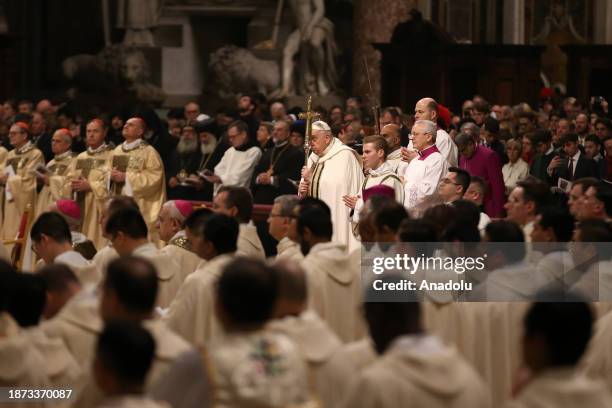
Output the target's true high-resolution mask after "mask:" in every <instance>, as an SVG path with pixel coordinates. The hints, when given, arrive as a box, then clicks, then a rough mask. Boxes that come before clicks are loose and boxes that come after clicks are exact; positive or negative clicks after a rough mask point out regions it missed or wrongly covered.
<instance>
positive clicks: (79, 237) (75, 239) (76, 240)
mask: <svg viewBox="0 0 612 408" xmlns="http://www.w3.org/2000/svg"><path fill="white" fill-rule="evenodd" d="M70 235H71V236H72V245H75V244H80V243H83V242H86V241H87V237H86V236H85V234H83V233H82V232H78V231H70Z"/></svg>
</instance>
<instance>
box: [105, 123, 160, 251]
mask: <svg viewBox="0 0 612 408" xmlns="http://www.w3.org/2000/svg"><path fill="white" fill-rule="evenodd" d="M145 127H146V125H145V123H144V121H143V120H142V119H141V118H130V119H128V120H127V122H125V125H124V127H123V137H124V138H125V142H123V143H122V144H121V145H119V146H117V147H116V148H115V150H114V151H113V158H112V170H111V173H110V180H111V183H110V193H111V195H127V196H130V197H134V200H136V203H138V207H139V208H140V212H141V213H142V215H143V217H144V219H145V222H146V223H147V227H148V228H149V231H151V238H152V241H153V242H157V241H158V239H157V233H156V230H155V221H156V220H157V216H158V214H159V211H160V210H161V206H162V204H163V203H164V202H165V201H166V183H165V177H164V166H163V163H162V161H161V158H160V157H159V154H158V153H157V151H156V150H155V149H154V148H153V147H152V146H150V145H149V144H148V143H146V142H145V141H144V140H143V136H144V133H145Z"/></svg>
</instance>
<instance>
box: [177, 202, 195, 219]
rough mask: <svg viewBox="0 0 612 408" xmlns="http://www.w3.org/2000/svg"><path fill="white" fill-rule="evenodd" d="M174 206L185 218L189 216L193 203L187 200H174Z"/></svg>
mask: <svg viewBox="0 0 612 408" xmlns="http://www.w3.org/2000/svg"><path fill="white" fill-rule="evenodd" d="M174 206H175V207H176V209H177V210H178V211H179V212H180V213H181V215H182V216H183V217H185V218H187V217H189V216H190V215H191V213H192V212H193V204H191V202H190V201H187V200H174Z"/></svg>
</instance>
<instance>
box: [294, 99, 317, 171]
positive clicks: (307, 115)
mask: <svg viewBox="0 0 612 408" xmlns="http://www.w3.org/2000/svg"><path fill="white" fill-rule="evenodd" d="M298 116H299V118H300V119H304V120H306V132H305V133H304V163H305V164H308V156H310V138H311V137H312V121H313V120H319V118H320V117H321V115H319V114H318V113H317V112H313V110H312V96H309V97H308V102H307V103H306V112H302V113H300V114H299V115H298Z"/></svg>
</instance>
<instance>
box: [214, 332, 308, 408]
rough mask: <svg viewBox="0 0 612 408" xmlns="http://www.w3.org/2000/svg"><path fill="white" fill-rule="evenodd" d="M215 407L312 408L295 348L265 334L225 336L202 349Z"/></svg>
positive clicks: (275, 335) (279, 337)
mask: <svg viewBox="0 0 612 408" xmlns="http://www.w3.org/2000/svg"><path fill="white" fill-rule="evenodd" d="M203 358H204V359H205V363H206V365H207V366H208V367H209V372H210V382H211V386H212V392H211V400H212V402H213V403H212V405H213V406H215V407H227V408H229V407H241V408H263V407H287V408H289V407H295V408H298V407H303V408H307V407H314V406H316V405H313V402H312V401H311V399H310V398H311V396H310V387H309V384H308V370H307V368H306V364H305V363H304V361H303V360H302V359H301V358H300V352H299V350H298V348H297V347H296V345H295V344H294V343H293V342H292V341H291V340H290V339H289V338H287V337H286V336H285V335H283V334H280V333H274V332H271V331H269V330H256V331H251V332H248V333H235V334H234V333H228V334H227V336H226V337H224V338H223V340H222V341H218V342H214V343H212V344H211V345H210V347H207V348H206V349H205V353H204V357H203Z"/></svg>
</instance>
